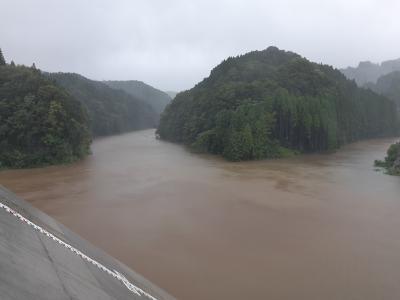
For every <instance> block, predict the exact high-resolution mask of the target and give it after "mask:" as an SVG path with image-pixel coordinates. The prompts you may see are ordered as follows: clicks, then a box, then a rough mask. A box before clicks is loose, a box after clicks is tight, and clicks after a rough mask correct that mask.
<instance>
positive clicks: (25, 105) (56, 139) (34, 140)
mask: <svg viewBox="0 0 400 300" xmlns="http://www.w3.org/2000/svg"><path fill="white" fill-rule="evenodd" d="M90 141H91V138H90V134H89V131H88V118H87V115H86V112H85V110H84V109H83V107H82V105H81V104H80V103H79V102H78V101H76V100H75V99H74V98H72V97H71V96H70V95H69V94H68V93H67V92H66V91H65V90H64V89H62V88H60V87H58V86H56V85H55V84H54V83H52V82H51V81H50V80H48V79H47V78H46V77H45V76H43V75H42V74H41V73H40V71H39V70H37V69H36V68H34V67H32V68H28V67H23V66H15V65H14V64H10V65H6V64H5V61H4V58H3V56H2V55H0V168H22V167H33V166H42V165H49V164H56V163H67V162H72V161H75V160H77V159H80V158H82V157H84V156H85V155H86V154H88V153H89V145H90Z"/></svg>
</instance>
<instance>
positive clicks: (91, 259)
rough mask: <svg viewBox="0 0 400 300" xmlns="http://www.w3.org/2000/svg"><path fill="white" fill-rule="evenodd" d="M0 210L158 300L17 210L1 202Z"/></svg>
mask: <svg viewBox="0 0 400 300" xmlns="http://www.w3.org/2000/svg"><path fill="white" fill-rule="evenodd" d="M0 208H3V209H4V210H6V211H7V212H9V213H10V214H12V215H14V216H15V217H17V218H18V219H20V220H21V221H22V222H24V223H26V224H28V225H29V226H31V227H33V228H34V229H35V230H37V231H39V232H40V233H42V234H45V235H46V236H47V237H49V238H51V239H53V240H54V241H56V242H58V243H59V244H60V245H62V246H64V247H65V248H67V249H69V250H71V251H72V252H74V253H75V254H77V255H78V256H79V257H81V258H83V259H84V260H86V261H88V262H90V263H92V264H94V265H95V266H96V267H98V268H99V269H100V270H102V271H104V272H106V273H108V274H110V275H111V276H113V277H114V278H116V279H117V280H119V281H120V282H122V283H123V284H124V285H125V287H126V288H127V289H129V290H130V291H131V292H133V293H135V294H136V295H138V296H140V297H141V296H146V297H147V298H149V299H152V300H157V299H156V298H154V297H153V296H152V295H150V294H148V293H146V292H145V291H143V290H142V289H141V288H139V287H137V286H135V285H134V284H132V283H131V282H129V280H128V279H126V277H125V276H124V275H122V274H121V273H119V272H118V271H116V270H114V271H111V270H110V269H108V268H107V267H105V266H104V265H102V264H101V263H99V262H97V261H96V260H94V259H93V258H91V257H89V256H87V255H86V254H84V253H83V252H81V251H79V250H78V249H76V248H74V247H73V246H71V245H69V244H67V243H66V242H64V241H62V240H61V239H59V238H58V237H56V236H55V235H53V234H52V233H50V232H48V231H47V230H45V229H43V228H42V227H40V226H39V225H36V224H35V223H33V222H32V221H30V220H28V219H27V218H25V217H24V216H22V215H21V214H20V213H18V212H16V211H15V210H13V209H11V208H10V207H8V206H7V205H5V204H3V203H1V202H0Z"/></svg>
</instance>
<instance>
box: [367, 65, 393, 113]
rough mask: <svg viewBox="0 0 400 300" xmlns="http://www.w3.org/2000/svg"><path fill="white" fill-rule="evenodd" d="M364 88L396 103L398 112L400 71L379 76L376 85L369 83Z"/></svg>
mask: <svg viewBox="0 0 400 300" xmlns="http://www.w3.org/2000/svg"><path fill="white" fill-rule="evenodd" d="M365 87H368V88H370V89H372V90H373V91H375V92H377V93H379V94H382V95H384V96H386V97H387V98H389V99H391V100H392V101H394V102H396V104H397V109H398V110H400V71H396V72H392V73H389V74H387V75H384V76H381V77H379V79H378V81H377V82H376V84H373V83H370V84H368V85H366V86H365Z"/></svg>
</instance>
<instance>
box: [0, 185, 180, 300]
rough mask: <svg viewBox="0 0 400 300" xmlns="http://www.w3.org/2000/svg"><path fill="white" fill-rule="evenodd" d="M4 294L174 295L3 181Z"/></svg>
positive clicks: (84, 297) (82, 299) (0, 253)
mask: <svg viewBox="0 0 400 300" xmlns="http://www.w3.org/2000/svg"><path fill="white" fill-rule="evenodd" d="M0 299H1V300H21V299H31V300H35V299H40V300H47V299H48V300H58V299H60V300H64V299H65V300H72V299H74V300H78V299H79V300H89V299H96V300H103V299H104V300H111V299H118V300H119V299H135V300H173V299H174V298H173V297H171V296H170V295H168V294H167V293H166V292H164V291H163V290H161V289H160V288H158V287H156V286H155V285H153V284H152V283H151V282H149V281H148V280H146V279H145V278H143V277H142V276H140V275H139V274H137V273H135V272H134V271H132V270H130V269H129V268H128V267H127V266H125V265H123V264H122V263H121V262H119V261H118V260H116V259H114V258H112V257H111V256H109V255H107V254H106V253H104V252H103V251H101V250H100V249H98V248H96V247H94V246H93V245H91V244H90V243H89V242H87V241H86V240H84V239H82V238H81V237H79V236H78V235H77V234H75V233H73V232H72V231H70V230H69V229H68V228H66V227H65V226H63V225H62V224H60V223H58V222H57V221H55V220H54V219H53V218H51V217H49V216H48V215H46V214H44V213H43V212H41V211H39V210H38V209H36V208H34V207H33V206H31V205H30V204H29V203H27V202H25V201H24V200H21V199H19V198H18V197H16V196H15V195H14V194H12V193H11V192H10V191H8V190H7V189H5V188H4V187H2V186H0Z"/></svg>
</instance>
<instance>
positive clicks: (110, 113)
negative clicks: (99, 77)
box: [47, 73, 158, 136]
mask: <svg viewBox="0 0 400 300" xmlns="http://www.w3.org/2000/svg"><path fill="white" fill-rule="evenodd" d="M47 76H49V77H50V78H51V79H53V80H55V82H56V83H57V84H59V85H61V86H62V87H64V88H65V89H66V90H67V91H68V92H69V93H70V94H71V95H73V96H74V97H75V98H76V99H77V100H79V101H80V102H81V103H83V105H84V106H85V108H86V109H87V111H88V114H89V118H90V125H91V130H92V133H93V135H94V136H104V135H110V134H117V133H121V132H126V131H130V130H137V129H144V128H153V127H155V126H156V124H157V122H158V114H157V113H156V112H155V111H154V110H153V109H152V107H151V106H150V105H149V104H147V103H145V102H144V101H142V100H140V99H138V98H136V97H134V96H132V95H130V94H128V93H126V92H124V91H122V90H118V89H113V88H111V87H109V86H108V85H106V84H105V83H103V82H99V81H93V80H89V79H87V78H85V77H83V76H81V75H78V74H73V73H48V74H47Z"/></svg>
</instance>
